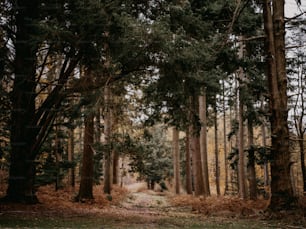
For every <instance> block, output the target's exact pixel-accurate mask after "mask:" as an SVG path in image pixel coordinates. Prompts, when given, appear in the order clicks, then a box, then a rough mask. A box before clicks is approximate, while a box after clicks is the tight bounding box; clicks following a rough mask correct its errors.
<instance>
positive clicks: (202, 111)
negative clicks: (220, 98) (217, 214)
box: [199, 89, 210, 196]
mask: <svg viewBox="0 0 306 229" xmlns="http://www.w3.org/2000/svg"><path fill="white" fill-rule="evenodd" d="M199 116H200V121H201V124H202V126H201V132H200V149H201V157H202V168H203V182H204V196H210V187H209V175H208V157H207V115H206V89H203V95H201V96H199Z"/></svg>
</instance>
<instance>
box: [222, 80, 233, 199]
mask: <svg viewBox="0 0 306 229" xmlns="http://www.w3.org/2000/svg"><path fill="white" fill-rule="evenodd" d="M222 85H223V90H222V93H223V150H224V177H225V180H224V194H225V193H227V191H228V159H227V137H226V131H227V128H226V110H225V107H226V105H225V81H224V80H223V81H222ZM230 112H231V111H230Z"/></svg>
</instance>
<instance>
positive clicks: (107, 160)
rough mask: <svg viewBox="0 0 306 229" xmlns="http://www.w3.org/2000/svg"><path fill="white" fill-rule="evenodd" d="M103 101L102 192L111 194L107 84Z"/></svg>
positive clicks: (108, 90) (110, 123) (109, 107)
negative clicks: (104, 147) (103, 147)
mask: <svg viewBox="0 0 306 229" xmlns="http://www.w3.org/2000/svg"><path fill="white" fill-rule="evenodd" d="M104 101H105V115H104V131H105V133H104V134H105V145H106V151H105V152H104V162H105V164H104V190H103V191H104V193H106V194H111V190H112V167H113V166H112V163H113V150H112V149H111V134H112V121H111V104H110V101H111V92H110V88H109V86H108V85H107V86H105V89H104Z"/></svg>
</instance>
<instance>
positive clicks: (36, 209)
mask: <svg viewBox="0 0 306 229" xmlns="http://www.w3.org/2000/svg"><path fill="white" fill-rule="evenodd" d="M102 190H103V188H102V187H101V186H96V187H94V196H95V199H94V200H84V201H83V202H82V203H79V202H78V203H76V202H73V201H72V199H73V197H74V196H75V194H76V192H77V189H75V190H73V189H63V190H59V191H57V192H55V191H54V187H53V186H46V187H41V188H39V190H38V192H37V195H38V198H39V200H40V202H41V203H40V204H36V205H21V204H1V205H0V228H97V229H102V228H103V229H106V228H132V229H136V228H139V229H142V228H235V229H236V228H260V229H263V228H279V229H282V228H289V229H290V228H295V229H296V228H306V219H305V213H302V214H301V212H300V213H299V214H297V213H292V212H291V213H289V212H283V213H282V214H281V215H280V216H279V217H278V218H275V217H273V219H272V218H270V216H271V215H269V214H266V213H264V209H265V207H266V205H267V201H266V200H257V201H241V200H240V199H238V198H235V197H218V198H217V197H209V198H206V199H204V198H195V197H191V196H188V195H178V196H176V195H173V194H172V193H170V192H167V191H164V192H158V191H151V190H147V189H146V188H145V184H143V183H136V184H133V185H130V186H127V187H126V188H120V187H117V186H114V189H113V191H112V196H106V195H104V194H103V192H102ZM3 194H4V192H3V190H2V191H1V189H0V197H1V196H3Z"/></svg>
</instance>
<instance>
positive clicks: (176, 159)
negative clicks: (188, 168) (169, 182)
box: [172, 127, 181, 194]
mask: <svg viewBox="0 0 306 229" xmlns="http://www.w3.org/2000/svg"><path fill="white" fill-rule="evenodd" d="M172 152H173V174H174V189H175V193H176V194H180V180H181V179H180V150H179V131H178V129H177V128H176V127H173V129H172Z"/></svg>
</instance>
